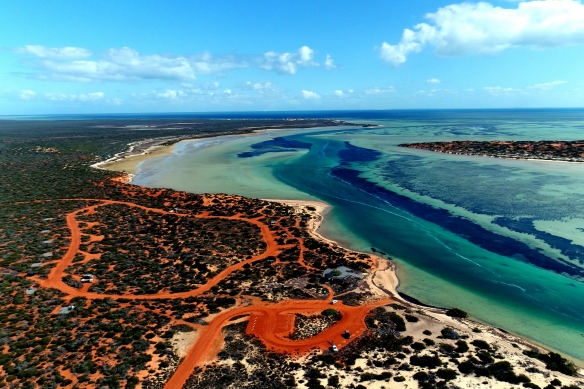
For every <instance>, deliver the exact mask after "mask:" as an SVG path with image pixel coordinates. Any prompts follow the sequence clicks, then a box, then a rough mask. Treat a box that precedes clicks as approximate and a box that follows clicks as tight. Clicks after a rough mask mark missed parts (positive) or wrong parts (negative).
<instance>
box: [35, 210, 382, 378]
mask: <svg viewBox="0 0 584 389" xmlns="http://www.w3.org/2000/svg"><path fill="white" fill-rule="evenodd" d="M76 200H79V199H76ZM87 200H92V201H95V200H94V199H87ZM97 201H101V203H100V204H97V205H92V206H89V207H86V208H82V209H79V210H76V211H74V212H71V213H70V214H68V215H67V225H68V227H69V228H70V230H71V243H70V245H69V248H68V250H67V252H66V254H65V255H64V256H63V258H62V259H61V260H60V261H59V262H58V264H57V266H55V267H54V268H53V269H52V270H51V271H50V273H49V275H48V277H47V279H40V278H35V280H36V281H37V282H38V283H39V284H40V285H41V286H43V287H46V288H56V289H59V290H61V291H62V292H64V293H66V294H67V295H68V296H67V297H68V298H69V299H70V298H73V297H85V298H88V299H103V298H106V297H109V298H112V299H118V298H132V299H140V300H148V299H160V298H165V299H177V298H185V297H189V296H197V295H201V294H203V293H205V292H207V291H209V290H210V289H211V288H212V287H213V286H215V285H217V284H218V283H219V282H221V281H222V280H223V279H224V278H225V277H227V276H228V275H230V274H231V273H233V272H235V271H237V270H239V269H241V268H242V267H243V266H244V265H245V264H248V263H253V262H256V261H260V260H262V259H265V258H267V257H269V256H277V254H278V253H279V251H281V250H283V249H286V248H288V247H290V246H289V245H288V246H278V244H277V242H276V240H275V237H274V235H273V234H272V233H271V231H270V229H269V227H268V226H267V225H265V224H263V223H261V222H260V221H258V220H256V219H245V218H241V217H237V216H233V217H221V216H209V215H208V214H201V215H196V216H195V217H197V218H222V219H231V220H243V221H246V222H249V223H253V224H255V225H257V226H258V227H259V228H260V229H261V233H262V236H263V239H264V241H265V242H266V244H267V248H266V250H265V251H264V252H263V253H262V254H259V255H256V256H254V257H252V258H251V259H248V260H245V261H241V262H239V263H237V264H234V265H232V266H230V267H228V268H226V269H225V270H223V271H222V272H220V273H219V274H218V275H216V276H215V277H213V278H212V279H210V280H208V282H207V283H206V284H204V285H202V286H200V287H199V288H197V289H195V290H191V291H188V292H181V293H167V292H162V293H157V294H150V295H133V294H123V295H109V294H100V293H94V292H87V291H86V288H83V289H82V290H79V289H76V288H73V287H71V286H69V285H67V284H65V283H64V282H63V281H62V277H63V275H64V271H65V269H66V268H67V267H68V266H70V265H71V263H72V261H73V258H74V257H75V254H76V253H77V252H78V251H79V247H80V244H81V231H80V229H79V223H78V222H77V219H76V216H77V215H78V214H79V213H81V212H83V211H86V210H89V211H94V210H95V208H97V207H101V206H105V205H111V204H122V205H126V206H129V207H136V208H140V209H143V210H146V211H149V212H156V213H160V214H168V213H169V212H167V211H164V210H160V209H154V208H148V207H144V206H141V205H138V204H134V203H129V202H122V201H112V200H97ZM172 214H173V215H176V216H179V217H180V216H190V217H193V216H192V215H185V214H179V213H172ZM303 251H304V247H303V245H301V252H302V253H303ZM299 263H300V264H301V265H303V266H305V267H307V268H309V269H311V267H310V266H309V265H307V264H306V263H304V261H303V259H302V255H301V258H300V260H299ZM311 270H312V269H311ZM325 287H326V288H327V289H328V290H329V294H328V298H327V299H326V300H286V301H282V302H280V303H277V304H274V303H272V304H270V303H265V302H261V301H260V300H259V299H252V300H251V301H252V303H251V305H249V306H239V307H235V308H232V309H228V310H226V311H224V312H222V313H220V314H219V315H217V316H216V317H215V318H213V319H212V321H211V322H210V323H209V324H208V325H207V326H205V327H203V329H202V330H201V331H202V332H201V336H199V340H198V341H197V342H196V343H195V344H194V345H193V346H192V347H191V349H190V350H189V352H188V354H187V356H186V357H185V359H184V360H183V362H182V363H181V364H180V365H179V367H178V368H177V370H176V371H175V373H174V374H173V375H172V377H171V378H170V380H169V381H168V382H167V383H166V385H165V389H177V388H182V386H183V385H184V383H185V382H186V381H187V379H188V378H189V376H190V375H191V373H192V371H193V369H194V368H195V367H196V366H199V365H201V364H203V363H205V362H206V361H208V360H210V359H212V358H213V357H214V356H213V355H209V354H210V350H212V345H213V343H214V342H215V341H216V339H217V337H218V336H220V335H221V329H222V328H223V327H224V326H225V325H227V324H228V323H229V321H230V319H232V318H234V317H236V316H240V315H247V314H249V315H250V318H249V322H248V326H247V329H246V333H248V334H253V335H255V336H257V337H258V338H259V339H260V340H261V341H262V343H264V345H265V346H266V348H267V349H269V350H272V351H275V352H281V353H286V354H291V355H300V354H304V353H306V352H308V351H309V350H312V349H315V348H316V349H321V350H327V349H329V347H330V344H331V342H334V344H336V345H337V347H338V348H339V349H340V348H342V347H343V346H345V345H346V344H348V343H349V342H350V339H345V338H344V337H342V336H341V335H342V333H344V332H345V330H349V331H350V332H351V337H352V338H355V337H357V336H359V335H361V334H362V333H363V332H364V331H365V330H366V325H365V322H364V319H365V317H366V316H367V314H368V313H369V311H370V310H371V309H373V308H375V307H378V306H382V305H386V304H388V303H389V302H390V301H391V300H389V299H383V300H378V301H376V302H374V303H372V304H367V305H364V306H358V307H353V306H347V305H344V304H342V303H341V302H339V303H337V304H336V305H334V308H335V309H336V310H337V311H339V312H340V313H341V314H342V319H341V320H340V321H339V322H337V323H336V324H335V325H333V326H332V327H330V328H328V329H326V330H325V331H323V332H321V333H319V334H318V335H316V336H314V337H312V338H309V339H305V340H299V341H293V340H290V339H287V338H286V337H285V336H286V335H289V334H290V333H291V332H292V329H293V328H292V327H293V323H294V316H293V315H295V314H305V315H312V314H316V313H320V312H321V311H323V310H325V309H327V308H331V300H332V298H333V291H332V289H331V288H330V287H328V286H325Z"/></svg>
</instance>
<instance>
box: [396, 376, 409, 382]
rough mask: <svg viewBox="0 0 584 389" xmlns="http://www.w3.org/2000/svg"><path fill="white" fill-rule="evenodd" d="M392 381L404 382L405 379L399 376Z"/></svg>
mask: <svg viewBox="0 0 584 389" xmlns="http://www.w3.org/2000/svg"><path fill="white" fill-rule="evenodd" d="M393 380H394V381H395V382H404V381H405V380H406V377H402V376H400V375H398V376H395V377H393Z"/></svg>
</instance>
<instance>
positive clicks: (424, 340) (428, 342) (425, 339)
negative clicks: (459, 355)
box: [422, 338, 436, 346]
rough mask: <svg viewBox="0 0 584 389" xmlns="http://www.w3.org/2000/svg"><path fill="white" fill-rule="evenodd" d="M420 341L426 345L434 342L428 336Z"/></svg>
mask: <svg viewBox="0 0 584 389" xmlns="http://www.w3.org/2000/svg"><path fill="white" fill-rule="evenodd" d="M422 342H424V343H425V344H426V346H434V345H435V344H436V342H434V341H433V340H432V339H429V338H424V339H423V340H422Z"/></svg>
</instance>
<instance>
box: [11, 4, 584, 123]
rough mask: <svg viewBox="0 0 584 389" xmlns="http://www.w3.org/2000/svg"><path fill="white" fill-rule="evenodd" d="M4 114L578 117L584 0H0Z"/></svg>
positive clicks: (582, 94)
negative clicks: (488, 113)
mask: <svg viewBox="0 0 584 389" xmlns="http://www.w3.org/2000/svg"><path fill="white" fill-rule="evenodd" d="M0 14H1V15H3V17H2V23H0V115H23V114H75V113H141V112H217V111H274V110H275V111H287V110H292V111H300V110H352V109H355V110H358V109H426V108H437V109H443V108H539V107H584V3H582V2H581V1H580V0H532V1H516V0H490V1H487V2H474V1H469V2H457V1H451V0H447V1H445V0H407V1H404V0H366V1H363V0H353V1H349V0H318V1H314V0H310V1H305V0H294V1H279V0H254V1H249V2H246V1H239V0H231V1H226V0H203V1H195V0H189V1H186V0H185V1H178V0H165V1H164V2H163V1H150V0H139V1H137V0H136V1H135V0H125V1H123V2H121V1H119V0H116V1H110V0H99V1H97V0H84V1H73V0H61V1H50V2H49V1H33V0H3V1H2V2H1V4H0Z"/></svg>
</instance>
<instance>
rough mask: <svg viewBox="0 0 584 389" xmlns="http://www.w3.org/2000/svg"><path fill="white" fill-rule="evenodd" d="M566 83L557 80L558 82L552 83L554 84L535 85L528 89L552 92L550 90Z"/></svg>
mask: <svg viewBox="0 0 584 389" xmlns="http://www.w3.org/2000/svg"><path fill="white" fill-rule="evenodd" d="M565 83H566V81H560V80H556V81H552V82H545V83H543V84H535V85H532V86H530V87H528V88H527V89H534V90H550V89H553V88H555V87H556V86H559V85H562V84H565Z"/></svg>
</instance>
